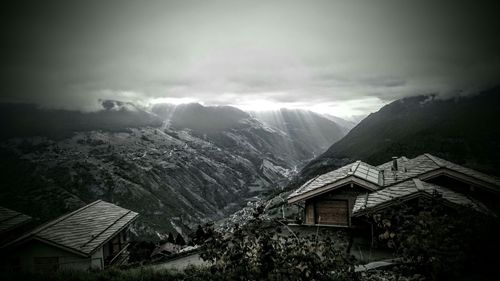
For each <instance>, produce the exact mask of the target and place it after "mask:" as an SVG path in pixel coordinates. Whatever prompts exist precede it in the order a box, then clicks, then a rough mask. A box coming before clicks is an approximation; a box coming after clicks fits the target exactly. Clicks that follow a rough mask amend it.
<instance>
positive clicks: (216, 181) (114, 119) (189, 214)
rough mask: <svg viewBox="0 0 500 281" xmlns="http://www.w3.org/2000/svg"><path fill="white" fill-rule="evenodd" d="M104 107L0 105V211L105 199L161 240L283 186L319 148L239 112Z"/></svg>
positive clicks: (60, 207)
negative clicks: (134, 213)
mask: <svg viewBox="0 0 500 281" xmlns="http://www.w3.org/2000/svg"><path fill="white" fill-rule="evenodd" d="M102 106H103V108H102V110H99V111H97V112H92V113H81V112H76V111H64V110H43V109H39V108H37V107H35V106H32V105H20V104H4V105H2V111H1V113H0V115H1V116H2V117H4V118H5V119H2V120H1V121H0V125H1V126H2V127H1V130H0V132H2V139H1V140H0V177H1V178H2V181H0V205H2V206H5V207H9V208H11V209H15V210H18V211H22V212H24V213H27V214H29V215H32V216H33V217H39V218H41V219H42V220H46V219H50V218H53V217H55V216H57V215H60V214H62V213H64V212H67V211H70V210H73V209H75V208H77V207H81V206H83V205H85V204H86V203H90V202H92V201H94V200H96V199H103V200H106V201H110V202H113V203H116V204H118V205H120V206H123V207H125V208H128V209H131V210H134V211H137V212H139V213H140V214H141V217H140V219H139V227H138V228H137V229H136V230H135V231H136V233H138V234H140V235H141V236H143V237H146V236H149V237H151V238H155V237H156V238H159V237H161V236H162V235H163V234H165V233H168V232H170V231H179V232H182V231H183V230H185V229H186V228H185V227H186V226H196V224H198V223H202V222H205V221H208V220H218V219H220V218H223V217H225V216H226V215H228V214H230V213H232V212H234V211H235V210H238V209H240V208H241V207H242V206H244V205H245V204H246V202H247V201H248V200H254V199H255V198H253V197H254V196H257V195H262V194H266V193H269V192H273V191H274V190H276V189H279V188H280V187H282V186H284V185H286V184H287V182H288V180H289V178H291V177H292V176H293V175H294V174H295V173H296V172H297V171H298V170H299V169H300V168H301V167H302V166H303V165H304V164H305V163H307V161H309V160H310V159H311V158H313V157H314V151H317V150H318V149H320V148H321V147H320V146H321V144H318V143H317V142H315V140H316V139H315V138H312V137H311V138H306V139H298V138H297V135H296V134H288V133H286V132H284V131H282V130H280V129H277V128H274V127H271V126H268V125H264V124H263V123H262V122H260V121H259V120H257V119H255V118H254V117H252V116H250V115H249V114H248V113H245V112H243V111H241V110H239V109H237V108H234V107H206V106H202V105H199V104H188V105H180V106H172V105H157V106H154V107H153V108H151V109H141V108H138V107H136V106H134V105H133V104H130V103H123V102H118V101H103V103H102ZM327 121H328V120H327ZM323 130H328V127H326V126H323ZM325 133H327V132H325ZM324 149H326V148H324Z"/></svg>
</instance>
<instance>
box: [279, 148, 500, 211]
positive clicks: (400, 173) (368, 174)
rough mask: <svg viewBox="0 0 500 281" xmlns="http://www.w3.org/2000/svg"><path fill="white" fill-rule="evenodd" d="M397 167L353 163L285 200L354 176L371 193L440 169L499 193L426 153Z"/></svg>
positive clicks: (493, 182) (481, 177)
mask: <svg viewBox="0 0 500 281" xmlns="http://www.w3.org/2000/svg"><path fill="white" fill-rule="evenodd" d="M397 163H398V170H397V171H393V170H392V165H393V161H392V160H391V161H389V162H387V163H384V164H381V165H379V166H377V167H375V166H371V165H369V164H366V163H364V162H362V161H356V162H354V163H351V164H348V165H345V166H343V167H341V168H338V169H336V170H333V171H330V172H327V173H325V174H322V175H319V176H316V177H314V178H312V179H311V180H309V181H308V182H306V183H305V184H303V185H302V186H301V187H299V188H298V189H297V190H295V191H294V192H293V193H291V194H290V195H289V196H288V200H289V201H290V202H295V201H300V200H303V199H301V198H304V197H305V195H306V194H312V195H314V194H315V193H318V192H317V191H321V192H319V193H322V192H324V190H323V189H324V188H325V187H327V186H328V185H331V186H332V188H334V187H335V185H336V183H337V182H341V180H343V179H346V178H348V177H350V176H354V177H356V178H359V179H361V180H363V181H365V182H367V183H369V184H371V185H372V186H374V187H375V188H374V189H380V188H384V187H388V186H392V185H395V184H397V183H400V182H404V181H406V180H408V179H412V178H417V177H420V176H422V175H424V174H427V173H429V172H433V171H438V170H440V169H443V170H448V171H453V172H456V173H458V174H460V175H464V176H466V177H469V178H473V179H475V180H478V181H480V182H482V183H485V184H486V185H489V186H493V187H494V190H496V191H498V192H500V179H498V178H496V177H493V176H489V175H486V174H483V173H481V172H478V171H475V170H472V169H469V168H466V167H463V166H461V165H458V164H455V163H452V162H449V161H447V160H444V159H441V158H438V157H436V156H434V155H431V154H429V153H425V154H422V155H419V156H417V157H415V158H412V159H408V158H406V157H404V156H403V157H399V158H397ZM314 196H315V195H314ZM299 197H300V198H299ZM309 197H310V196H309Z"/></svg>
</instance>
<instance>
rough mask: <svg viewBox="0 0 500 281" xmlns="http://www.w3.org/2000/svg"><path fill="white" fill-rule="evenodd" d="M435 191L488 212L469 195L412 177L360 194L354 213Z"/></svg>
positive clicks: (445, 198) (445, 197)
mask: <svg viewBox="0 0 500 281" xmlns="http://www.w3.org/2000/svg"><path fill="white" fill-rule="evenodd" d="M435 193H437V194H439V195H441V197H442V199H444V200H446V201H448V202H449V203H451V204H453V205H461V206H469V207H472V208H474V209H476V210H478V211H482V212H487V210H486V209H485V207H484V206H482V205H480V204H479V203H477V202H475V201H473V200H471V199H470V198H468V197H467V196H465V195H463V194H460V193H457V192H454V191H452V190H450V189H448V188H445V187H442V186H439V185H435V184H431V183H426V182H423V181H421V180H419V179H416V178H415V179H410V180H407V181H404V182H400V183H398V184H395V185H392V186H390V187H386V188H384V189H382V190H379V191H376V192H373V193H367V194H363V195H359V196H358V197H357V198H356V201H355V203H354V207H353V210H352V211H353V215H359V214H362V213H367V212H370V211H375V210H378V209H381V208H383V207H386V206H388V205H391V204H392V203H397V202H402V201H406V200H410V199H413V198H416V197H419V196H427V197H429V196H432V195H434V194H435Z"/></svg>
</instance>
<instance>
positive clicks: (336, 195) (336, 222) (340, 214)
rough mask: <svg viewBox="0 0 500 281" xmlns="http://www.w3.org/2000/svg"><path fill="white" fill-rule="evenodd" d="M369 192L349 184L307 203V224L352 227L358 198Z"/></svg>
mask: <svg viewBox="0 0 500 281" xmlns="http://www.w3.org/2000/svg"><path fill="white" fill-rule="evenodd" d="M366 192H367V190H366V189H365V188H363V187H362V186H360V185H357V184H352V183H351V184H347V185H345V186H342V187H339V188H337V189H335V190H333V191H330V192H328V193H325V194H321V195H318V196H316V197H313V198H311V199H308V200H306V201H305V222H304V223H305V224H307V225H332V226H339V227H349V226H351V224H352V223H351V215H352V208H353V206H354V202H355V200H356V197H357V196H358V195H360V194H363V193H366Z"/></svg>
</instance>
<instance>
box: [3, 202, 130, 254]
mask: <svg viewBox="0 0 500 281" xmlns="http://www.w3.org/2000/svg"><path fill="white" fill-rule="evenodd" d="M137 217H138V214H137V213H136V212H133V211H130V210H127V209H125V208H122V207H119V206H116V205H114V204H111V203H108V202H105V201H102V200H97V201H95V202H93V203H90V204H88V205H86V206H84V207H82V208H80V209H78V210H76V211H73V212H71V213H69V214H66V215H63V216H61V217H59V218H57V219H55V220H53V221H50V222H48V223H45V224H43V225H41V226H39V227H37V228H36V229H34V230H33V231H31V232H29V233H28V234H26V235H24V236H22V237H20V238H18V239H16V240H15V241H13V242H11V243H9V244H7V245H6V246H5V247H10V246H14V245H18V244H21V243H24V242H27V241H29V240H31V239H36V240H39V241H42V242H45V243H47V244H50V245H53V246H55V247H59V248H62V249H65V250H67V251H70V252H73V253H75V254H79V255H82V256H90V255H92V254H93V253H94V252H95V251H96V250H97V249H98V248H99V247H100V246H102V245H103V244H104V243H106V242H107V241H109V240H110V239H111V238H113V237H114V236H115V235H116V234H117V233H118V232H120V231H121V230H123V229H124V228H125V227H127V226H128V225H129V224H130V223H132V222H133V221H134V220H135V219H136V218H137Z"/></svg>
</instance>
